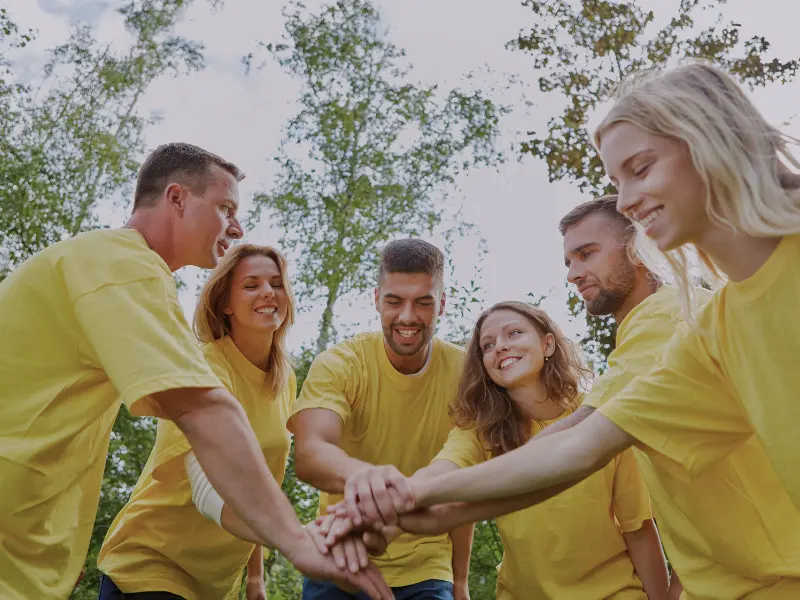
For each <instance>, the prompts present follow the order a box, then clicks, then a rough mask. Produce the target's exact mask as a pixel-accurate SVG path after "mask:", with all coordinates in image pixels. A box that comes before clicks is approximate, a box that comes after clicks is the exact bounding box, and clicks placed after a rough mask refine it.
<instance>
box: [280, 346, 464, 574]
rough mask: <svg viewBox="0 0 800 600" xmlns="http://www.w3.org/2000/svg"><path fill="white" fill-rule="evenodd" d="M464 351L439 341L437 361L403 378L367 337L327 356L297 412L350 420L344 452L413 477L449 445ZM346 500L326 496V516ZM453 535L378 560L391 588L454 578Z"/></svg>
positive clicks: (402, 540) (414, 539)
mask: <svg viewBox="0 0 800 600" xmlns="http://www.w3.org/2000/svg"><path fill="white" fill-rule="evenodd" d="M463 355H464V353H463V350H461V349H460V348H458V347H457V346H454V345H452V344H448V343H447V342H443V341H442V340H439V339H436V338H434V344H433V351H432V354H431V357H430V361H429V363H428V365H427V367H425V369H424V370H423V371H421V372H420V373H417V374H415V375H403V374H401V373H399V372H398V371H397V370H395V368H394V367H393V366H392V364H391V363H390V362H389V359H388V357H387V356H386V349H385V348H384V345H383V334H382V333H380V332H375V333H365V334H361V335H358V336H356V337H354V338H352V339H350V340H347V341H345V342H342V343H341V344H338V345H336V346H334V347H333V348H331V349H329V350H327V351H326V352H324V353H322V354H320V355H319V356H318V357H317V358H316V359H315V360H314V363H313V364H312V366H311V369H310V370H309V373H308V377H307V378H306V380H305V383H304V384H303V390H302V392H301V393H300V397H299V399H298V401H297V404H296V407H295V410H294V414H297V413H298V412H300V411H302V410H305V409H309V408H326V409H329V410H332V411H334V412H335V413H336V414H338V415H339V416H340V417H341V418H342V420H343V421H344V429H343V432H342V441H341V447H342V449H343V450H344V451H345V452H347V454H348V455H349V456H352V457H354V458H357V459H359V460H363V461H366V462H369V463H372V464H376V465H386V464H390V465H394V466H396V467H397V468H398V469H399V470H400V471H401V472H402V473H403V474H405V475H412V474H413V473H414V472H415V471H417V470H419V469H421V468H422V467H425V466H427V465H428V464H429V463H430V461H431V460H432V459H433V457H434V456H436V453H437V452H438V451H439V450H440V449H441V448H442V445H443V444H444V442H445V440H446V439H447V433H448V431H450V428H451V424H450V418H449V416H448V410H447V409H448V405H449V403H450V402H451V400H452V399H453V398H454V396H455V393H456V391H457V388H458V380H459V377H460V376H461V369H462V366H463ZM340 499H341V495H338V494H326V493H320V512H321V513H322V512H324V511H325V508H326V507H327V506H328V505H329V504H335V503H336V502H338V501H339V500H340ZM452 552H453V549H452V544H451V541H450V536H449V535H447V534H443V535H437V536H420V535H410V534H403V535H401V536H400V537H399V538H397V540H395V541H394V542H392V543H391V544H390V546H389V548H388V549H387V552H386V554H384V555H383V556H381V557H378V558H376V559H375V561H374V562H375V564H376V565H377V566H378V567H380V569H381V572H382V573H383V575H384V577H385V578H386V581H387V582H388V583H389V585H390V586H393V587H397V586H404V585H411V584H414V583H419V582H420V581H425V580H428V579H439V580H443V581H450V582H452V581H453V567H452Z"/></svg>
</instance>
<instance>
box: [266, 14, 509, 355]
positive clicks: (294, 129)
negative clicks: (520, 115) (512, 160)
mask: <svg viewBox="0 0 800 600" xmlns="http://www.w3.org/2000/svg"><path fill="white" fill-rule="evenodd" d="M291 7H292V10H291V11H290V12H286V13H285V16H286V19H287V23H286V32H287V33H286V36H285V40H284V41H285V42H286V43H281V44H275V45H273V44H268V45H266V46H265V47H266V49H267V50H268V51H269V52H271V54H272V56H274V57H275V59H276V60H277V61H278V63H279V64H280V65H281V66H282V67H283V68H284V69H285V70H286V71H287V72H288V73H289V74H290V75H292V76H293V77H294V78H296V79H297V80H299V82H300V83H301V86H302V92H301V94H300V98H299V104H300V105H301V106H302V110H301V111H300V112H299V113H298V114H297V115H296V116H295V117H294V118H292V119H291V120H290V121H289V124H288V127H287V129H286V138H285V140H284V141H283V143H282V145H281V148H280V152H279V155H278V156H277V157H276V159H275V160H276V161H277V162H278V163H279V165H280V174H279V175H278V177H277V180H276V182H275V185H274V187H273V189H272V190H271V191H270V192H268V193H265V194H262V195H259V196H257V197H256V199H255V210H254V212H253V214H252V215H251V222H255V221H257V220H258V219H259V218H260V216H261V214H262V213H263V212H264V211H266V212H268V213H269V214H270V215H271V216H272V218H273V222H274V223H275V224H276V226H277V227H279V228H280V230H281V231H282V232H283V237H282V239H281V244H282V246H283V247H284V248H286V249H287V250H288V251H289V252H290V253H291V254H292V255H293V262H294V264H295V265H296V268H295V273H296V274H297V276H296V279H297V291H298V295H299V297H301V298H303V300H304V302H306V303H309V302H310V301H316V300H322V301H323V302H324V311H323V314H322V318H321V320H320V323H319V333H318V337H317V341H316V347H317V351H318V352H319V351H321V350H324V349H325V348H326V347H327V346H328V345H329V344H330V343H331V342H332V341H333V340H334V339H335V328H334V308H335V306H336V302H337V301H338V300H339V299H340V298H341V297H342V296H344V295H346V294H348V293H351V292H363V291H365V290H367V289H369V288H370V287H371V286H372V285H374V279H375V276H374V273H375V268H376V262H377V256H378V251H379V246H380V245H381V243H382V242H385V241H387V240H388V239H390V238H391V237H393V236H396V235H400V234H402V235H406V236H415V235H419V234H421V233H423V232H426V231H431V230H432V229H433V227H434V226H435V225H436V224H437V223H439V221H440V220H441V215H442V212H443V207H444V206H445V202H444V200H445V199H446V198H447V195H448V194H447V192H448V186H450V185H451V184H453V183H454V180H455V178H456V176H457V175H458V174H459V173H461V172H462V171H463V170H465V169H467V168H470V167H472V166H476V165H492V164H496V163H497V162H498V161H500V160H501V159H502V154H501V153H499V152H498V151H497V150H496V149H495V138H496V136H497V134H498V122H499V119H500V117H501V115H502V114H504V113H505V112H506V109H505V108H504V107H501V106H498V105H496V104H495V103H493V102H492V101H491V100H490V99H489V98H487V97H486V96H485V95H484V94H483V93H481V92H480V91H463V90H460V89H453V90H450V91H447V92H445V91H442V90H439V89H438V87H437V86H422V85H414V84H411V83H408V77H409V75H410V73H411V67H410V66H407V65H405V64H404V63H403V62H402V61H403V56H404V51H403V50H400V49H398V48H397V47H395V46H394V45H393V44H392V43H391V42H390V41H389V40H388V39H387V38H386V33H385V31H384V27H383V25H382V24H381V20H380V15H379V13H378V11H377V10H376V9H375V7H374V6H373V5H372V4H371V2H370V1H369V0H341V1H339V2H337V3H336V4H332V5H329V6H326V7H324V8H323V9H322V10H321V12H320V13H319V14H310V13H308V12H307V11H306V10H305V9H304V7H303V6H302V5H301V4H299V3H294V4H292V5H291Z"/></svg>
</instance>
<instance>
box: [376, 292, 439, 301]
mask: <svg viewBox="0 0 800 600" xmlns="http://www.w3.org/2000/svg"><path fill="white" fill-rule="evenodd" d="M383 297H384V298H389V299H391V300H403V297H402V296H398V295H397V294H393V293H391V292H387V293H385V294H384V295H383ZM435 299H436V298H434V297H433V296H432V295H431V294H426V295H425V296H420V297H419V298H414V300H435Z"/></svg>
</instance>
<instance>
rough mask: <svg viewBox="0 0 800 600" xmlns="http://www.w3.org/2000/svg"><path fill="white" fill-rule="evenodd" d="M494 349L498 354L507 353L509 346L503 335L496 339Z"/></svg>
mask: <svg viewBox="0 0 800 600" xmlns="http://www.w3.org/2000/svg"><path fill="white" fill-rule="evenodd" d="M495 349H496V350H497V351H498V352H505V351H507V350H508V349H509V345H508V338H506V337H505V336H503V335H501V336H500V337H498V338H497V342H495Z"/></svg>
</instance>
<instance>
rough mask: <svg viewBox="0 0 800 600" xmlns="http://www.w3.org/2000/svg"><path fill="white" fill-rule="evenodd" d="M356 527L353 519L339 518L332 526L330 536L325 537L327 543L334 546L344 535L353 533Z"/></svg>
mask: <svg viewBox="0 0 800 600" xmlns="http://www.w3.org/2000/svg"><path fill="white" fill-rule="evenodd" d="M354 529H355V528H354V527H353V523H352V521H350V519H348V518H347V517H344V518H342V519H340V518H337V519H336V520H335V522H334V524H333V525H332V526H331V530H330V531H329V532H328V536H327V537H326V538H325V543H326V544H327V545H328V546H332V545H333V544H335V543H337V542H338V541H339V540H341V539H342V538H343V537H345V536H346V535H348V534H349V533H351V532H352V531H353V530H354Z"/></svg>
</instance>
